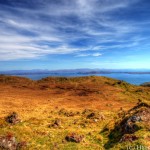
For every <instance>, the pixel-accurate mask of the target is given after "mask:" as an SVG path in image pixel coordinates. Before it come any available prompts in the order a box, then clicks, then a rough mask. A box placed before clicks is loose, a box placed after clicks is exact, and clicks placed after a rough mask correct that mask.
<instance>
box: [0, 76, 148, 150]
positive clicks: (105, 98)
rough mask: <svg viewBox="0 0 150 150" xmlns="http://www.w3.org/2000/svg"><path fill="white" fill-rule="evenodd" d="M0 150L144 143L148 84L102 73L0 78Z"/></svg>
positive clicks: (117, 148)
mask: <svg viewBox="0 0 150 150" xmlns="http://www.w3.org/2000/svg"><path fill="white" fill-rule="evenodd" d="M0 87H1V92H0V117H1V120H0V149H2V150H5V149H6V150H18V149H22V150H28V149H29V150H34V149H36V150H57V149H58V150H98V149H100V150H101V149H102V150H103V149H104V150H105V149H108V150H109V149H110V150H111V149H112V150H121V149H122V150H124V149H129V148H133V149H135V148H137V147H140V146H141V147H142V148H145V149H146V148H147V149H148V148H149V147H150V101H149V98H150V88H149V87H143V86H134V85H131V84H128V83H126V82H124V81H119V80H114V79H110V78H106V77H95V76H92V77H79V78H52V77H49V78H45V79H42V80H39V81H32V80H29V79H26V78H20V77H10V76H0Z"/></svg>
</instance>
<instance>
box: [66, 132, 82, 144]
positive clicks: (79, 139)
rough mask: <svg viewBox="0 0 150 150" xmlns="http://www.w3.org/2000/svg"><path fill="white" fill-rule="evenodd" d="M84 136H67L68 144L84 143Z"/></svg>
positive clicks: (74, 134)
mask: <svg viewBox="0 0 150 150" xmlns="http://www.w3.org/2000/svg"><path fill="white" fill-rule="evenodd" d="M83 138H84V136H83V135H77V134H76V133H71V134H69V135H67V136H66V138H65V139H66V140H67V141H68V142H75V143H80V142H82V141H83Z"/></svg>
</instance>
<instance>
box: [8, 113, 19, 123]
mask: <svg viewBox="0 0 150 150" xmlns="http://www.w3.org/2000/svg"><path fill="white" fill-rule="evenodd" d="M5 120H6V122H8V123H10V124H17V123H19V122H20V121H21V120H20V119H19V117H18V114H17V113H16V112H13V113H12V114H10V115H9V116H7V117H6V118H5Z"/></svg>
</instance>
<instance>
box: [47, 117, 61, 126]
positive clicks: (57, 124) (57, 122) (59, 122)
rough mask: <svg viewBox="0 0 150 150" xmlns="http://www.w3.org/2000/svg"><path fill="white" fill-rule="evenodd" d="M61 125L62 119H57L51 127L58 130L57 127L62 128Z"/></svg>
mask: <svg viewBox="0 0 150 150" xmlns="http://www.w3.org/2000/svg"><path fill="white" fill-rule="evenodd" d="M61 123H62V121H61V120H60V119H58V118H56V119H55V120H54V123H53V124H50V125H49V127H54V128H57V127H60V126H61Z"/></svg>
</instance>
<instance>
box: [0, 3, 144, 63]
mask: <svg viewBox="0 0 150 150" xmlns="http://www.w3.org/2000/svg"><path fill="white" fill-rule="evenodd" d="M32 2H33V1H31V4H32ZM136 2H138V0H133V1H126V0H116V1H109V0H77V1H74V0H61V1H60V3H56V2H55V1H51V2H49V3H48V1H41V0H37V4H36V5H37V7H35V8H34V9H32V8H31V9H30V7H22V6H20V5H16V6H15V7H12V6H5V7H3V5H0V8H1V9H0V13H1V17H0V27H1V28H0V33H1V34H0V60H12V59H28V58H29V59H30V58H38V57H41V56H45V55H49V54H70V53H77V52H78V53H80V52H82V51H89V50H90V51H97V52H94V53H93V52H92V53H86V54H82V53H81V54H79V55H78V56H79V57H83V56H101V51H103V50H107V49H113V48H123V47H134V46H137V45H138V44H139V43H140V41H141V40H140V39H142V37H141V36H137V35H135V37H136V38H131V36H128V34H134V33H135V32H138V30H139V28H140V27H141V26H140V25H139V22H129V21H128V20H125V19H121V18H119V19H116V16H114V15H112V14H113V13H114V14H115V12H116V11H118V10H121V11H126V9H128V8H129V7H131V6H132V5H133V4H134V3H136ZM12 3H13V2H12ZM14 4H15V2H14ZM28 5H29V4H28ZM140 29H141V28H140ZM83 39H84V40H87V41H88V42H87V43H86V44H85V45H84V46H83V47H81V46H80V44H78V43H80V40H81V41H82V40H83ZM116 41H117V42H122V41H123V42H122V43H121V44H106V43H113V42H116ZM72 43H76V45H73V44H72ZM99 51H100V52H99Z"/></svg>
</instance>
